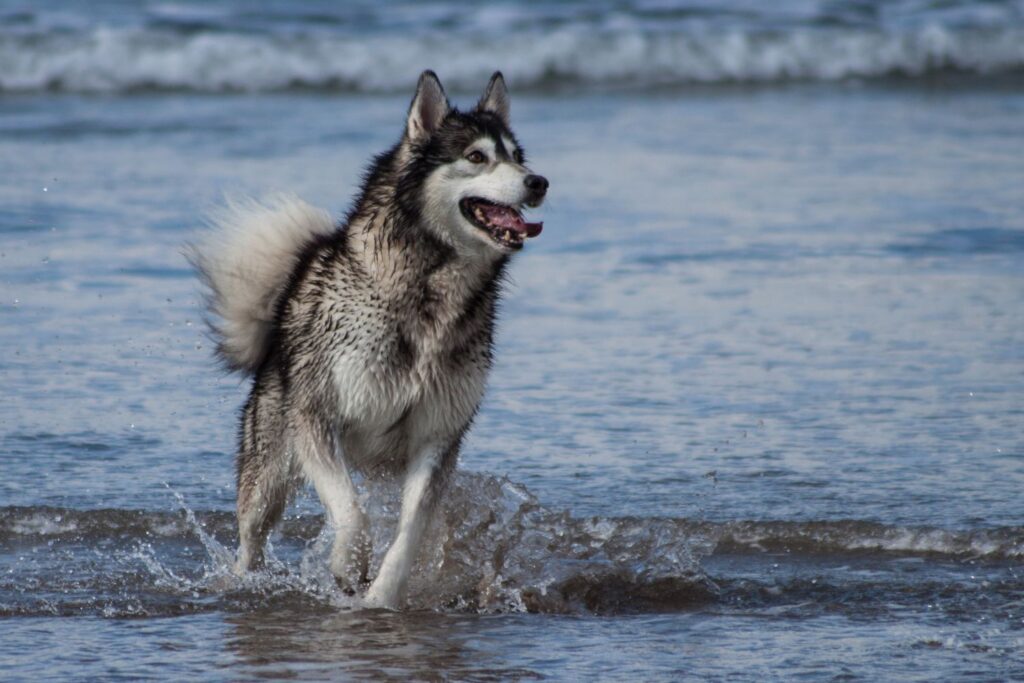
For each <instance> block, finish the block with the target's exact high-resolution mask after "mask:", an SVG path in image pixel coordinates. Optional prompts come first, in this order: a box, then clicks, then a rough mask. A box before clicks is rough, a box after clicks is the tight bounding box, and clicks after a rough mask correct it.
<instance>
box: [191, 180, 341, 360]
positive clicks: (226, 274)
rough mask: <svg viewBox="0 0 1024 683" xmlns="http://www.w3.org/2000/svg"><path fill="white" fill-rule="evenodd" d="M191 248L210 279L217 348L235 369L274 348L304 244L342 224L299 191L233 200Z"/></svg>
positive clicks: (202, 272) (211, 219)
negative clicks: (283, 300) (277, 321)
mask: <svg viewBox="0 0 1024 683" xmlns="http://www.w3.org/2000/svg"><path fill="white" fill-rule="evenodd" d="M207 220H208V223H209V225H210V230H209V231H208V232H207V233H206V234H205V235H204V236H203V237H202V238H201V239H200V240H199V241H198V242H197V243H195V244H192V245H190V246H189V247H188V249H187V253H186V255H187V257H188V259H189V261H191V263H192V265H193V266H195V268H196V269H197V270H198V271H199V276H200V278H202V280H203V283H204V284H205V285H206V286H207V288H208V289H209V291H208V292H207V304H208V306H209V309H210V312H211V313H212V314H213V315H214V317H215V318H218V319H219V320H216V319H215V320H211V322H210V325H211V327H212V329H213V332H214V334H215V335H216V337H217V351H218V353H219V354H220V356H221V358H222V359H223V361H224V362H225V364H226V365H227V366H228V367H229V368H230V369H232V370H238V371H242V372H255V371H256V370H257V369H258V368H259V366H260V364H261V363H262V362H263V359H264V358H265V357H266V355H267V351H268V345H269V343H270V333H271V331H272V329H273V325H274V316H275V314H276V311H277V303H278V299H279V298H280V297H281V294H282V293H283V292H284V289H285V288H286V287H287V286H288V280H289V278H290V277H291V274H292V271H293V270H294V269H295V267H296V265H297V262H298V259H299V255H300V254H301V253H302V250H303V248H305V247H306V245H308V244H309V243H310V242H311V241H312V240H314V239H315V238H316V237H318V236H321V235H326V234H328V233H330V232H333V231H334V230H335V229H336V224H335V222H334V221H333V220H332V219H331V215H330V214H329V213H327V212H326V211H324V210H323V209H318V208H316V207H314V206H310V205H309V204H307V203H306V202H304V201H302V200H301V199H299V198H298V197H295V196H291V195H277V196H274V197H270V198H268V199H264V200H263V201H257V200H255V199H249V198H244V199H235V200H228V202H227V204H226V205H225V206H223V207H220V208H218V209H215V210H214V211H212V212H211V213H210V214H209V216H208V219H207Z"/></svg>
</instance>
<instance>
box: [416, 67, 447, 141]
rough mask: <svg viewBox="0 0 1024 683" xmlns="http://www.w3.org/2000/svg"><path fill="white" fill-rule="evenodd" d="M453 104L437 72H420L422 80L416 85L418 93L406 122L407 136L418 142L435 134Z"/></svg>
mask: <svg viewBox="0 0 1024 683" xmlns="http://www.w3.org/2000/svg"><path fill="white" fill-rule="evenodd" d="M450 109H451V106H450V105H449V104H448V98H447V97H446V96H445V94H444V88H442V87H441V81H439V80H438V79H437V74H435V73H434V72H433V71H431V70H429V69H427V70H426V71H424V72H423V73H422V74H420V81H419V83H418V84H417V85H416V94H415V95H414V96H413V98H412V104H411V105H410V106H409V118H408V120H407V121H406V123H405V136H406V137H407V138H408V139H409V140H411V141H413V142H418V141H421V140H426V139H427V138H428V137H430V136H431V135H433V134H434V133H435V132H436V131H437V129H438V128H440V127H441V123H442V122H444V117H445V116H447V115H448V112H449V110H450Z"/></svg>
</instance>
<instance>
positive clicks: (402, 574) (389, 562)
mask: <svg viewBox="0 0 1024 683" xmlns="http://www.w3.org/2000/svg"><path fill="white" fill-rule="evenodd" d="M456 450H457V447H452V446H437V445H432V446H430V447H427V448H424V449H422V450H421V451H420V452H419V453H417V454H416V456H415V457H414V458H413V459H412V460H411V461H410V462H409V466H408V471H407V472H406V476H405V487H404V488H403V491H402V512H401V515H400V516H399V520H398V531H397V533H396V534H395V540H394V541H393V542H392V543H391V547H390V548H388V552H387V554H386V555H385V556H384V561H383V562H382V563H381V566H380V571H379V572H378V573H377V578H375V579H374V580H373V583H372V584H371V585H370V589H369V590H368V591H367V592H366V597H365V599H364V603H365V604H366V605H367V606H368V607H386V608H390V609H397V608H398V607H400V606H401V602H402V599H403V597H404V594H405V587H406V583H407V582H408V580H409V573H410V571H411V570H412V564H413V562H414V561H415V559H416V552H417V551H418V550H419V548H420V544H421V542H422V541H423V533H424V532H425V531H426V529H427V525H428V524H429V523H430V518H431V514H432V513H433V511H434V508H435V507H436V506H437V501H438V499H439V498H440V494H441V491H442V489H443V488H444V485H445V483H446V480H447V478H448V474H449V472H450V471H451V468H452V465H453V464H454V461H455V454H456Z"/></svg>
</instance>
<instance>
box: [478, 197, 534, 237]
mask: <svg viewBox="0 0 1024 683" xmlns="http://www.w3.org/2000/svg"><path fill="white" fill-rule="evenodd" d="M483 210H484V215H486V216H487V222H489V223H490V224H491V225H497V226H499V227H502V228H506V229H508V230H515V231H516V232H518V233H526V236H527V237H536V236H537V235H539V234H540V231H541V230H543V229H544V224H543V223H527V222H526V221H524V220H523V217H522V216H521V215H520V214H519V212H518V211H516V210H515V209H512V208H510V207H508V206H496V205H493V204H488V205H485V206H484V207H483Z"/></svg>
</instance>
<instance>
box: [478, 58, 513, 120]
mask: <svg viewBox="0 0 1024 683" xmlns="http://www.w3.org/2000/svg"><path fill="white" fill-rule="evenodd" d="M476 108H477V111H486V112H490V113H491V114H494V115H495V116H497V117H498V118H499V119H501V121H502V123H504V124H505V125H506V126H507V125H509V118H508V88H506V87H505V77H504V76H502V75H501V72H500V71H495V72H494V75H493V76H491V81H490V82H489V83H488V84H487V90H484V94H483V97H481V98H480V102H479V103H478V104H477V105H476Z"/></svg>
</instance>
